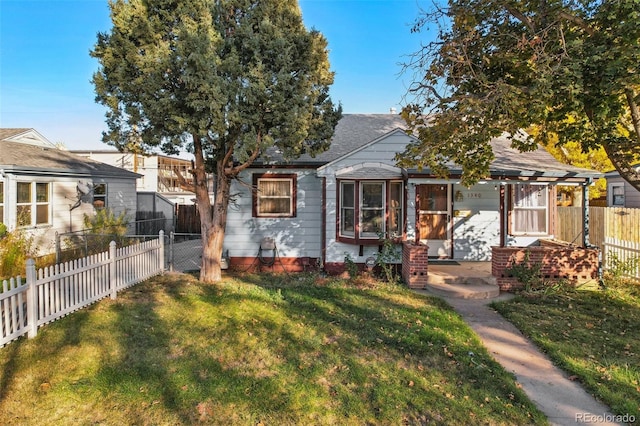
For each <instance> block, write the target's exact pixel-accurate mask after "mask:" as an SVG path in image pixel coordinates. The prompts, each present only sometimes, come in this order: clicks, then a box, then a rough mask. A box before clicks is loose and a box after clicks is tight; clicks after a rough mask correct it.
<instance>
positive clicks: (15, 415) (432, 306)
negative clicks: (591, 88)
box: [0, 274, 638, 425]
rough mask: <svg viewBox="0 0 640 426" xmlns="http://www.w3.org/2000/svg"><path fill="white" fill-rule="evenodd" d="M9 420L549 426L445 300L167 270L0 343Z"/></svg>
mask: <svg viewBox="0 0 640 426" xmlns="http://www.w3.org/2000/svg"><path fill="white" fill-rule="evenodd" d="M636 309H637V307H636ZM591 321H596V320H591ZM576 325H577V324H576ZM596 325H597V323H596V322H594V328H595V327H596ZM637 330H638V329H637V328H636V329H635V330H634V331H633V332H636V333H637ZM627 332H628V333H631V332H632V331H631V330H630V329H629V330H627ZM612 333H613V331H612ZM612 335H613V334H612ZM629 350H633V351H635V353H638V350H637V347H635V346H634V347H633V348H630V349H629ZM630 368H631V367H630ZM607 371H609V370H607ZM0 418H2V421H3V424H20V425H24V424H68V423H71V422H73V423H75V424H93V423H99V424H107V425H109V424H118V425H120V424H141V425H142V424H154V425H163V424H167V425H169V424H170V425H176V424H192V423H196V422H202V423H206V424H224V425H229V424H250V425H256V424H265V425H276V424H278V425H281V424H424V423H436V424H491V425H500V424H505V425H506V424H509V425H512V424H546V419H545V417H544V415H542V414H541V413H540V412H539V411H538V410H537V409H536V408H535V407H534V406H533V404H532V403H531V402H530V401H529V400H528V399H527V398H526V396H525V395H524V393H523V392H522V390H521V389H519V388H518V385H517V384H516V382H515V379H514V377H513V375H511V374H509V373H507V372H505V371H504V370H503V369H502V368H501V367H500V366H499V365H498V364H497V363H496V362H495V361H493V359H492V358H491V357H490V356H489V355H488V354H487V352H486V350H485V349H484V348H483V347H482V346H481V345H480V343H479V340H478V338H477V337H476V336H475V334H473V332H472V331H471V330H470V328H469V327H468V326H467V325H466V324H465V323H464V322H463V321H462V319H461V318H460V317H459V316H458V315H457V314H456V313H455V312H454V311H452V310H451V309H450V308H449V307H448V306H447V305H445V304H444V303H443V302H441V301H440V300H438V299H435V298H428V297H425V296H421V295H417V294H415V293H414V292H412V291H409V290H408V289H406V288H403V287H399V286H391V285H385V284H379V283H375V282H373V281H362V280H361V281H359V282H358V283H353V282H349V281H345V280H327V279H321V278H318V277H316V276H313V275H294V276H291V277H287V276H269V275H261V276H257V275H245V276H238V277H230V278H227V279H225V280H224V282H222V283H220V284H218V285H205V284H202V283H200V282H198V281H197V280H196V279H194V278H192V277H190V276H188V275H178V274H175V275H174V274H167V275H165V276H162V277H157V278H154V279H152V280H149V281H147V282H145V283H143V284H140V285H138V286H136V287H133V288H131V289H129V290H128V291H125V292H123V293H122V294H120V295H119V296H118V299H117V300H116V301H111V300H103V301H101V302H99V303H97V304H96V305H93V306H92V307H90V308H88V309H85V310H83V311H79V312H76V313H74V314H72V315H69V316H68V317H66V318H64V319H62V320H60V321H58V322H56V323H53V324H49V325H47V326H45V327H43V328H42V329H40V330H39V333H38V336H37V337H36V338H35V339H32V340H27V339H20V340H18V341H16V342H13V343H11V344H9V345H8V346H6V347H4V348H1V349H0Z"/></svg>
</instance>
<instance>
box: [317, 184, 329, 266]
mask: <svg viewBox="0 0 640 426" xmlns="http://www.w3.org/2000/svg"><path fill="white" fill-rule="evenodd" d="M321 180H322V199H321V200H320V202H321V203H322V208H321V209H320V210H321V212H322V213H321V214H322V218H321V223H322V232H321V233H320V265H318V267H319V269H320V270H321V271H324V265H326V262H327V178H326V177H322V178H321Z"/></svg>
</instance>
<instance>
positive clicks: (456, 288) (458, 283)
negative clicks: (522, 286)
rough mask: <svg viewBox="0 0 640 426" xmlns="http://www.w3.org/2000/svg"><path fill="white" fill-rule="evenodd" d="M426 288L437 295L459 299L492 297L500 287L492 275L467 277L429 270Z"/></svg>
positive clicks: (496, 294)
mask: <svg viewBox="0 0 640 426" xmlns="http://www.w3.org/2000/svg"><path fill="white" fill-rule="evenodd" d="M427 290H428V291H429V292H431V293H433V294H435V295H437V296H443V297H455V298H460V299H492V298H494V297H498V296H499V295H500V288H499V287H498V286H497V285H496V279H495V277H492V276H483V277H469V276H455V275H449V274H446V273H438V272H436V273H432V272H431V271H429V275H428V281H427Z"/></svg>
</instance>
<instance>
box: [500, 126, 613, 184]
mask: <svg viewBox="0 0 640 426" xmlns="http://www.w3.org/2000/svg"><path fill="white" fill-rule="evenodd" d="M491 146H492V147H493V154H494V155H495V157H496V158H495V160H493V163H491V167H490V169H491V171H492V172H493V173H498V172H501V171H505V172H523V173H527V172H533V173H535V172H538V173H544V174H545V175H550V176H553V175H568V174H569V175H577V176H598V175H600V174H601V173H600V172H597V171H595V170H589V169H584V168H581V167H574V166H571V165H568V164H563V163H561V162H560V161H558V160H556V159H555V158H554V157H553V155H551V154H550V153H549V152H548V151H547V150H546V149H544V148H542V147H541V146H538V148H537V149H536V150H535V151H531V152H520V151H518V150H517V149H514V148H512V147H511V140H510V139H509V138H508V137H507V135H503V136H501V137H498V138H495V139H493V140H492V141H491Z"/></svg>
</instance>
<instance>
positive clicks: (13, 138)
mask: <svg viewBox="0 0 640 426" xmlns="http://www.w3.org/2000/svg"><path fill="white" fill-rule="evenodd" d="M0 140H1V141H8V142H16V143H23V144H29V145H36V146H42V147H47V148H54V147H55V144H53V143H52V142H50V141H49V140H48V139H47V138H45V137H44V136H42V135H41V134H40V133H38V132H37V131H36V130H35V129H27V128H15V129H0Z"/></svg>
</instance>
